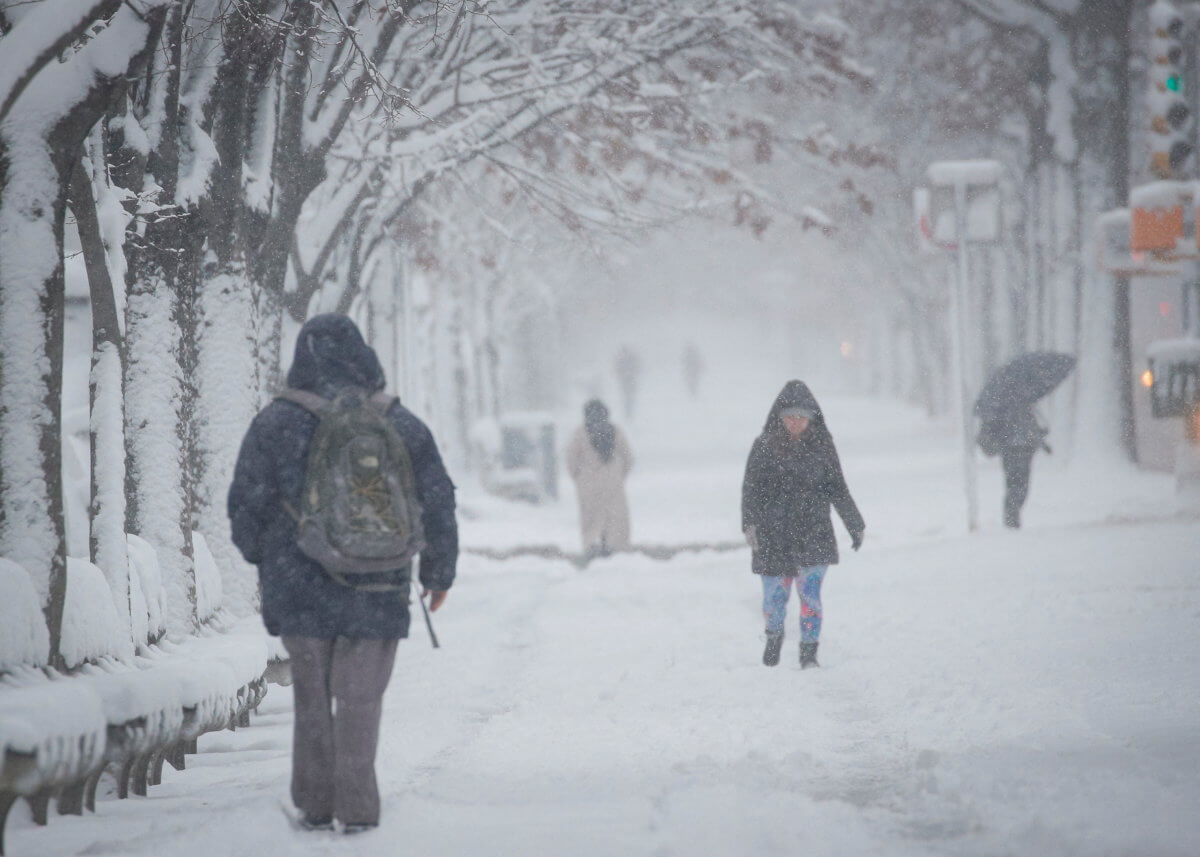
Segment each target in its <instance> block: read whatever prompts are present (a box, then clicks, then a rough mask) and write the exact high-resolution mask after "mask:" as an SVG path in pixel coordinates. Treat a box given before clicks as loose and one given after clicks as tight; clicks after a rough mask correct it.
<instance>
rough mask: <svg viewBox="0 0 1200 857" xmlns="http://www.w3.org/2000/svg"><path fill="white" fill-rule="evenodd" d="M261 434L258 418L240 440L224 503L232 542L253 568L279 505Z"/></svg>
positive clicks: (260, 558)
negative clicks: (240, 444) (266, 531)
mask: <svg viewBox="0 0 1200 857" xmlns="http://www.w3.org/2000/svg"><path fill="white" fill-rule="evenodd" d="M264 432H265V430H264V427H263V419H262V416H261V415H260V416H258V417H256V418H255V420H254V422H252V423H251V424H250V429H249V431H247V432H246V436H245V438H243V439H242V448H241V450H240V451H239V452H238V459H237V465H236V467H235V468H234V471H233V484H231V485H230V486H229V498H228V502H227V511H228V514H229V522H230V525H231V527H232V530H233V543H234V544H235V545H237V549H238V550H239V551H241V552H242V556H243V557H245V558H246V562H249V563H253V564H255V565H258V564H259V563H261V562H262V559H263V546H262V536H263V531H264V529H265V527H266V523H267V521H268V520H269V519H270V518H271V516H272V514H273V512H274V509H275V505H276V504H278V503H279V491H278V485H277V483H278V480H277V479H275V478H274V476H273V474H272V473H271V468H272V466H273V463H272V460H271V457H270V454H269V453H268V452H267V450H266V449H265V448H264V441H265V437H264Z"/></svg>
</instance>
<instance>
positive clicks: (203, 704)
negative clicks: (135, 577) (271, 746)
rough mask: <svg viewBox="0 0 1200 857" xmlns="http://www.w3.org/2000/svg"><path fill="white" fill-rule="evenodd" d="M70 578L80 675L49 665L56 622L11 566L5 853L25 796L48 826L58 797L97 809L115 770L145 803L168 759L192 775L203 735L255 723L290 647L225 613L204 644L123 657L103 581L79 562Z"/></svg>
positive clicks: (125, 791) (1, 703)
mask: <svg viewBox="0 0 1200 857" xmlns="http://www.w3.org/2000/svg"><path fill="white" fill-rule="evenodd" d="M68 574H69V578H68V579H69V588H68V599H67V605H66V609H65V610H64V613H65V616H64V628H68V629H69V633H65V634H64V643H63V647H62V648H63V650H64V653H65V655H64V656H65V658H66V661H67V664H68V667H69V668H68V669H67V670H66V671H60V670H54V669H50V668H49V667H47V666H46V655H47V651H48V644H47V640H46V631H45V625H44V623H43V622H42V621H41V610H40V604H39V602H38V599H37V596H36V593H35V592H34V591H33V589H32V586H30V585H29V582H28V576H27V575H26V574H25V573H24V571H23V569H20V567H18V566H15V565H14V564H12V563H10V562H7V561H5V560H0V595H3V596H4V597H5V598H7V599H8V606H9V607H10V608H13V609H7V610H5V611H4V617H3V618H5V619H6V620H10V621H7V622H6V623H3V624H4V625H5V627H4V629H3V630H0V635H2V636H3V639H0V643H2V644H3V646H2V647H0V653H2V654H3V657H2V658H0V855H2V854H3V853H4V838H3V834H4V826H5V822H6V820H7V817H8V813H9V811H10V810H11V808H12V806H13V804H14V803H15V802H16V801H17V800H18V799H20V798H24V799H25V800H27V801H28V802H29V804H30V806H31V807H32V809H33V817H34V820H35V822H36V823H38V824H45V823H46V822H47V820H48V815H49V804H50V802H51V801H52V800H57V804H58V811H59V813H60V814H80V813H82V812H83V811H84V809H85V808H86V809H89V810H93V811H94V809H95V795H96V788H97V784H98V782H99V780H100V778H101V776H102V775H103V774H104V772H105V771H109V772H111V773H112V774H113V776H114V777H115V778H116V784H117V794H118V797H121V798H124V797H127V796H128V795H129V794H130V792H132V793H133V794H138V795H145V794H146V792H147V788H148V786H151V785H156V784H157V783H158V782H159V781H160V780H161V775H162V766H163V763H164V761H165V762H167V763H169V764H171V765H173V766H174V767H175V768H176V769H177V770H182V769H183V767H184V758H185V755H186V754H187V753H188V752H193V753H194V752H195V751H196V739H197V738H199V737H200V736H201V735H203V734H205V733H206V732H212V731H217V730H221V729H233V728H237V727H238V726H245V725H248V724H249V717H250V712H251V711H253V710H254V709H255V708H257V706H258V704H259V703H260V702H261V701H262V699H263V697H264V695H265V694H266V686H267V680H266V676H267V673H268V670H269V669H271V670H274V671H278V670H279V669H280V664H279V660H278V659H279V655H280V650H279V648H278V645H277V643H276V642H275V641H272V640H271V638H269V637H267V635H266V633H265V631H264V630H263V628H262V623H261V620H260V619H259V618H258V617H255V616H251V617H248V618H247V619H245V620H243V621H241V622H234V621H232V619H231V618H230V617H228V616H226V615H224V614H221V613H219V612H217V613H214V614H213V615H211V616H209V617H207V619H208V621H207V622H206V624H205V625H203V626H202V627H201V629H200V630H199V631H198V632H197V634H196V635H194V636H188V637H184V638H182V639H176V640H170V639H163V640H160V641H159V642H158V643H157V644H155V645H151V646H146V647H143V649H142V651H141V653H140V654H138V655H136V656H126V657H117V656H114V654H113V652H114V651H119V645H118V643H116V642H114V641H113V639H111V635H106V632H105V629H104V625H105V620H104V618H103V616H104V614H105V612H106V611H105V610H104V605H106V604H107V603H109V602H108V598H109V596H108V590H107V587H106V585H105V583H104V580H103V577H102V573H101V572H100V571H99V569H96V568H95V566H92V565H91V564H90V563H83V562H82V561H75V560H72V561H71V564H70V569H69V572H68ZM72 593H73V595H74V597H72ZM13 605H16V606H15V607H14V606H13ZM98 617H99V618H98ZM106 636H107V639H106ZM130 651H131V650H130Z"/></svg>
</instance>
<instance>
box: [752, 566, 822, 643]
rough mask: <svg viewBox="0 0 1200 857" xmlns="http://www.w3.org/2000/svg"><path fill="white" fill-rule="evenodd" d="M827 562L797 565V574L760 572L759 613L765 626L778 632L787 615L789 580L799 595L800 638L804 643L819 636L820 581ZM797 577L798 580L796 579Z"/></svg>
mask: <svg viewBox="0 0 1200 857" xmlns="http://www.w3.org/2000/svg"><path fill="white" fill-rule="evenodd" d="M828 569H829V566H827V565H814V566H810V567H808V568H802V569H800V574H799V575H798V576H791V577H771V576H770V575H766V574H764V575H763V576H762V587H763V616H764V617H765V618H766V620H767V630H768V631H769V632H771V633H778V632H780V631H782V630H783V625H784V620H786V619H787V603H788V597H789V596H790V595H791V593H792V584H793V583H795V585H796V591H797V593H799V595H800V639H801V640H803V641H804V642H806V643H815V642H817V641H818V640H819V639H820V638H821V582H822V581H823V580H824V579H825V572H826V571H827V570H828ZM797 578H799V581H800V582H799V583H797V582H796V581H797Z"/></svg>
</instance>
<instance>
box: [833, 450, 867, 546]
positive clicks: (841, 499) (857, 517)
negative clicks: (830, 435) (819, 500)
mask: <svg viewBox="0 0 1200 857" xmlns="http://www.w3.org/2000/svg"><path fill="white" fill-rule="evenodd" d="M829 452H830V470H831V478H830V483H829V501H830V502H831V503H833V508H835V509H837V513H838V517H840V518H841V519H842V523H843V524H845V525H846V530H847V531H848V532H849V533H850V534H851V535H853V534H854V533H862V532H865V531H866V529H867V524H866V522H865V521H864V520H863V516H862V513H861V512H859V511H858V504H857V503H855V502H854V498H853V497H851V496H850V488H849V486H847V485H846V477H845V475H844V474H843V473H842V462H841V460H840V459H839V458H838V454H837V450H836V449H834V448H833V446H832V445H830V448H829Z"/></svg>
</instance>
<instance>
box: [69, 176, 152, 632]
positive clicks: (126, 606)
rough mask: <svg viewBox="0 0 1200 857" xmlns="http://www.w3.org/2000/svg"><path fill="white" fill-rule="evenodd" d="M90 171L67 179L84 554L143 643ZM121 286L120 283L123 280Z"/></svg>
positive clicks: (115, 339)
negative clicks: (84, 438) (80, 334)
mask: <svg viewBox="0 0 1200 857" xmlns="http://www.w3.org/2000/svg"><path fill="white" fill-rule="evenodd" d="M91 173H92V163H91V162H90V161H84V162H83V163H81V164H80V165H79V166H78V167H77V168H76V170H75V173H74V175H73V177H72V183H71V211H72V213H73V214H74V215H75V221H76V224H77V225H78V229H79V238H80V244H81V246H82V249H83V257H84V264H85V266H86V269H87V276H88V290H89V294H90V296H91V306H92V360H91V376H90V378H89V384H88V391H89V406H90V414H91V419H90V451H91V465H92V466H91V473H92V485H91V510H90V512H91V515H90V517H91V528H90V539H89V544H90V551H89V552H90V555H91V559H92V562H93V563H95V564H96V566H97V567H99V568H100V570H101V571H103V572H104V576H105V579H106V580H107V581H108V587H109V590H110V591H111V592H112V597H113V604H114V606H115V607H116V610H117V618H118V619H119V620H120V622H121V626H122V627H123V628H125V629H126V630H127V631H128V633H129V634H130V636H131V639H132V641H133V643H134V645H135V646H136V645H145V644H146V642H147V641H146V640H139V639H136V638H133V623H132V620H131V612H130V611H131V606H130V595H131V593H130V581H129V556H128V548H127V544H126V538H125V390H124V386H125V381H124V378H125V342H124V337H123V334H122V328H121V318H120V310H119V308H118V305H117V298H116V293H115V291H114V290H113V280H112V276H111V274H110V271H109V260H108V248H107V247H106V245H105V240H104V228H103V227H102V225H101V223H100V216H99V214H98V211H97V203H96V199H95V194H94V193H93V190H92V188H93V181H94V180H93V177H92V174H91ZM117 208H118V209H119V206H117ZM106 215H107V216H110V217H112V216H117V217H118V218H119V217H120V215H117V213H116V212H115V211H107V210H106ZM120 219H121V220H123V218H120ZM110 228H111V225H110ZM121 228H123V227H121ZM121 285H122V287H124V281H123V280H122V281H121Z"/></svg>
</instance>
